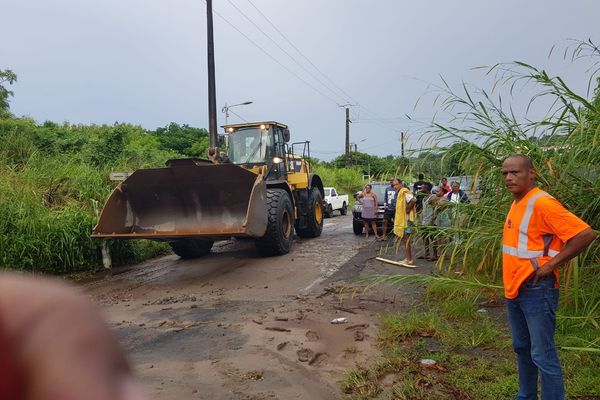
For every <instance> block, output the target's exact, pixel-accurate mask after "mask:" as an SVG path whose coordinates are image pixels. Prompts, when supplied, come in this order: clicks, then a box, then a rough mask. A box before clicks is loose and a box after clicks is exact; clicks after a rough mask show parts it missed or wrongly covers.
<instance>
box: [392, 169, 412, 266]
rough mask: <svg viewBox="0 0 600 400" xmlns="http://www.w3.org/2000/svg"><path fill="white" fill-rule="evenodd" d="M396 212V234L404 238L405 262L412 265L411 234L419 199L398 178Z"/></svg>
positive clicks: (396, 184) (396, 183)
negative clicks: (416, 204)
mask: <svg viewBox="0 0 600 400" xmlns="http://www.w3.org/2000/svg"><path fill="white" fill-rule="evenodd" d="M395 189H396V190H397V191H398V194H397V195H396V214H394V234H395V235H396V236H398V237H399V238H400V240H402V243H403V244H404V250H405V253H406V258H405V259H404V260H402V262H403V263H405V264H409V265H412V264H413V257H412V249H411V247H410V240H409V239H410V235H411V233H412V231H413V227H414V225H415V203H416V202H417V200H416V199H415V196H413V194H412V193H411V191H410V189H408V188H407V187H405V186H404V185H403V184H402V182H400V181H398V180H396V182H395Z"/></svg>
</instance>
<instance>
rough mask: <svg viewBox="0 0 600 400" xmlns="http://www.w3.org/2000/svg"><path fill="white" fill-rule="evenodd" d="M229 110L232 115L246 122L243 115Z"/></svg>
mask: <svg viewBox="0 0 600 400" xmlns="http://www.w3.org/2000/svg"><path fill="white" fill-rule="evenodd" d="M229 112H230V113H232V114H233V115H235V116H236V117H238V118H239V119H241V120H242V121H244V122H248V121H247V120H246V119H245V118H244V117H242V116H240V115H239V114H237V113H236V112H235V111H232V110H229Z"/></svg>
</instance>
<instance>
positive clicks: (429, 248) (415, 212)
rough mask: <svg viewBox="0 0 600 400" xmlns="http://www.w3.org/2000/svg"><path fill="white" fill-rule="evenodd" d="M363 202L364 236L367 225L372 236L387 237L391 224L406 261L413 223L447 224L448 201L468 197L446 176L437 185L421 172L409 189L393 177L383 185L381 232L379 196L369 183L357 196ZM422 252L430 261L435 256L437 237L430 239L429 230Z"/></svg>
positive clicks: (464, 200) (408, 261)
mask: <svg viewBox="0 0 600 400" xmlns="http://www.w3.org/2000/svg"><path fill="white" fill-rule="evenodd" d="M358 199H359V200H360V201H361V203H362V213H361V217H362V220H363V222H364V224H365V237H366V238H368V237H369V229H370V228H372V229H373V233H374V234H375V240H377V241H385V240H387V239H388V227H389V225H390V224H393V225H392V227H393V228H392V231H393V233H394V235H395V236H397V237H398V238H400V239H401V241H402V243H403V245H404V249H405V253H406V258H405V259H404V260H403V261H402V262H403V263H405V264H413V254H412V248H411V245H410V241H409V237H410V235H411V233H413V230H414V226H415V225H416V224H419V225H424V226H438V227H449V226H450V224H451V218H452V216H451V214H450V211H449V210H448V209H447V207H446V206H447V204H450V203H468V202H469V197H468V196H467V194H466V193H465V192H464V191H463V190H461V189H460V184H459V183H458V182H456V181H455V182H452V184H451V185H448V180H447V179H446V178H442V179H441V181H440V183H439V184H438V185H437V186H435V187H434V186H433V184H432V183H430V182H428V181H425V180H424V176H423V174H419V180H418V181H417V182H415V183H414V185H413V187H412V190H411V189H409V186H408V185H407V184H406V183H404V182H402V181H401V180H400V179H397V178H392V179H391V180H390V185H389V186H388V187H387V188H386V189H385V194H384V204H385V211H384V215H383V224H382V235H381V236H380V235H379V233H378V230H377V224H376V216H377V207H378V199H377V195H376V194H375V193H374V192H373V188H372V186H371V185H370V184H367V185H365V188H364V191H363V192H362V193H361V194H360V195H359V196H358ZM424 244H425V254H424V255H423V256H419V258H425V259H427V260H430V261H433V260H437V258H438V254H437V248H438V246H439V245H440V244H441V243H440V242H439V240H433V237H432V235H431V234H427V235H425V238H424Z"/></svg>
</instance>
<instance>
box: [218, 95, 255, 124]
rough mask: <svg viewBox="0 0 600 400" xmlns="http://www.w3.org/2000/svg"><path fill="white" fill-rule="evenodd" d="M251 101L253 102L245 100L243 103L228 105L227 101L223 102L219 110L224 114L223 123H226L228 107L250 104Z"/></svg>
mask: <svg viewBox="0 0 600 400" xmlns="http://www.w3.org/2000/svg"><path fill="white" fill-rule="evenodd" d="M252 103H253V102H252V101H245V102H243V103H239V104H232V105H230V106H228V105H227V103H225V105H224V106H223V108H222V109H221V112H222V113H224V114H225V125H227V118H229V109H230V108H233V107H237V106H247V105H248V104H252Z"/></svg>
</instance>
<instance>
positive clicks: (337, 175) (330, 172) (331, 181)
mask: <svg viewBox="0 0 600 400" xmlns="http://www.w3.org/2000/svg"><path fill="white" fill-rule="evenodd" d="M314 171H315V173H316V174H318V175H319V176H320V177H321V180H322V181H323V185H325V186H327V187H328V186H332V187H335V188H336V189H337V190H338V192H339V193H342V194H348V195H349V196H348V197H349V198H352V196H353V194H354V193H355V192H356V191H358V190H359V189H361V188H362V186H363V184H364V181H363V177H362V174H361V172H360V171H359V170H358V169H356V168H327V167H324V166H316V167H314Z"/></svg>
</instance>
